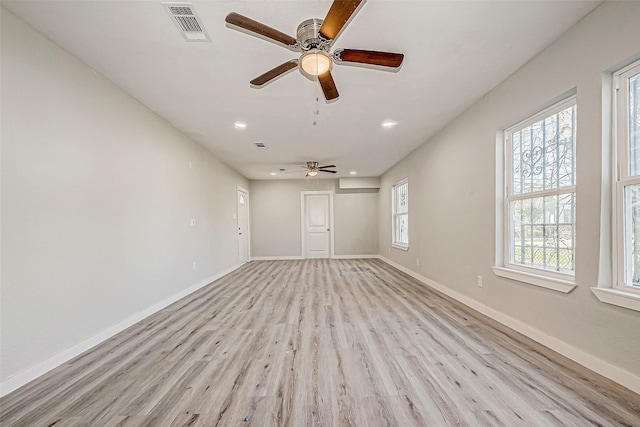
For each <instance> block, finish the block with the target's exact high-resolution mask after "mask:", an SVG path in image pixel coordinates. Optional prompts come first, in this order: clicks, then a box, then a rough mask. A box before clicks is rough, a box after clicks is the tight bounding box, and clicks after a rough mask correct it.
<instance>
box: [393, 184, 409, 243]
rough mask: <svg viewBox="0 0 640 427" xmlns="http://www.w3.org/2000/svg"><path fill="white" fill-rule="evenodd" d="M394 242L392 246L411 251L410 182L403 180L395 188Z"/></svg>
mask: <svg viewBox="0 0 640 427" xmlns="http://www.w3.org/2000/svg"><path fill="white" fill-rule="evenodd" d="M392 191H393V193H392V204H393V231H392V234H393V241H392V246H394V247H396V248H399V249H404V250H407V249H409V180H408V179H403V180H402V181H400V182H398V183H397V184H396V185H394V186H393V190H392Z"/></svg>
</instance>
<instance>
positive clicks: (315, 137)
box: [2, 0, 601, 179]
mask: <svg viewBox="0 0 640 427" xmlns="http://www.w3.org/2000/svg"><path fill="white" fill-rule="evenodd" d="M191 3H193V5H194V7H195V9H196V11H197V13H198V15H199V16H200V18H201V20H202V22H203V23H204V26H205V28H206V31H207V32H208V33H209V35H210V37H211V39H212V41H211V42H208V43H193V42H192V43H189V42H186V41H185V40H184V39H183V37H182V36H181V34H180V33H179V32H178V30H177V28H176V26H175V25H174V23H173V22H172V21H171V20H170V18H169V16H168V14H167V13H166V12H165V9H164V8H163V6H162V4H161V2H160V1H147V0H145V1H78V0H76V1H69V0H67V1H28V0H26V1H25V0H22V1H3V2H2V4H3V5H4V6H5V7H7V8H8V9H9V10H11V11H12V12H14V13H15V14H17V15H18V16H20V17H21V18H22V19H24V20H25V21H27V22H28V23H30V24H31V25H33V26H34V27H35V28H37V29H38V30H39V31H41V32H42V33H44V34H45V35H46V36H48V37H49V38H51V39H52V40H53V41H55V42H56V43H57V44H59V45H60V46H62V47H64V48H65V49H66V50H68V51H70V52H71V53H72V54H74V55H75V56H76V57H78V58H80V59H81V60H82V61H84V62H85V63H87V64H89V65H90V66H91V67H93V68H94V69H95V70H97V71H98V72H99V73H101V74H102V75H104V76H105V77H107V78H108V79H109V80H111V81H113V82H114V83H115V84H116V85H118V86H119V87H121V88H122V89H124V90H125V91H127V92H128V93H130V94H131V95H132V96H134V97H135V98H137V99H138V100H140V101H141V102H143V103H144V104H145V105H147V106H148V107H149V108H150V109H151V110H153V111H155V112H156V113H157V114H159V115H161V116H163V117H165V118H166V119H167V120H169V121H170V122H171V123H172V124H173V125H174V126H176V127H177V128H178V129H181V130H182V131H183V132H184V133H185V134H187V135H189V136H191V137H192V138H193V139H194V140H196V141H198V142H199V143H201V144H202V145H204V146H206V147H208V148H209V149H210V150H211V151H212V152H213V153H215V154H216V155H217V156H218V157H219V158H221V159H222V160H224V161H225V162H227V163H228V164H229V165H231V166H232V167H234V168H235V169H237V170H238V171H239V172H241V173H242V174H243V175H245V176H246V177H247V178H249V179H282V178H301V177H303V176H304V173H292V174H278V175H277V176H275V177H274V176H271V175H270V172H277V171H278V169H280V168H285V169H286V170H287V171H289V170H292V169H294V168H295V166H296V165H301V164H304V162H306V161H307V160H317V161H319V162H320V163H321V164H335V165H337V167H338V171H339V173H338V174H336V175H329V174H326V177H336V176H337V177H342V176H349V171H352V170H353V171H357V172H358V175H359V176H379V175H381V174H382V173H384V172H385V171H386V170H387V169H388V168H390V167H391V166H393V165H394V164H395V163H396V162H397V161H399V160H400V159H402V158H403V157H405V156H406V155H407V154H409V153H410V152H411V151H412V150H414V149H415V148H416V147H418V146H419V145H420V144H422V143H424V142H425V141H426V140H427V139H428V138H429V137H431V136H432V135H434V134H435V133H436V132H438V131H439V130H440V129H442V127H443V126H444V125H446V124H447V123H448V122H449V121H451V120H452V119H453V118H454V117H455V116H457V115H458V114H460V113H461V112H463V111H464V110H465V109H466V108H468V107H469V106H470V105H471V104H473V102H474V101H476V100H477V99H478V98H479V97H481V96H482V95H484V94H485V93H486V92H487V91H489V90H490V89H491V88H493V87H494V86H496V85H497V84H498V83H500V82H501V81H502V80H504V79H505V78H506V77H507V76H509V75H510V74H511V73H513V72H514V71H515V70H517V69H518V68H519V67H520V66H522V65H523V64H524V63H525V62H526V61H528V60H529V59H530V58H532V57H533V56H534V55H536V54H537V53H538V52H540V51H541V50H542V49H544V48H545V47H546V46H548V45H549V44H550V43H551V42H552V41H553V40H555V39H556V38H557V37H558V36H560V35H561V34H562V33H563V32H565V31H566V30H567V29H568V28H570V27H571V26H573V25H574V24H575V23H576V22H578V21H579V20H580V19H581V18H582V17H584V16H585V15H586V14H588V13H589V12H590V11H592V10H593V9H594V8H596V7H597V6H598V5H599V4H600V3H601V2H600V1H465V2H462V1H400V0H386V1H385V0H368V1H367V2H366V3H365V4H364V5H363V6H362V7H361V8H360V9H359V11H358V12H357V14H356V15H355V16H354V17H353V19H352V20H351V22H350V23H349V25H348V26H347V27H346V28H345V29H344V31H343V32H342V34H341V35H340V37H338V39H337V40H336V42H335V43H334V46H333V47H334V48H352V49H368V50H381V51H391V52H399V53H404V54H405V60H404V63H403V65H402V67H401V69H400V70H399V71H397V72H388V71H379V70H372V69H366V68H363V67H357V66H348V65H336V66H335V67H334V69H333V77H334V80H335V82H336V85H337V87H338V90H339V92H340V98H339V99H338V100H337V101H336V102H332V103H329V104H327V103H325V101H324V98H323V96H322V92H321V90H320V89H319V87H316V84H315V83H314V82H312V81H310V80H308V79H306V78H305V77H304V76H302V75H301V74H300V72H298V71H297V70H294V71H293V72H292V73H290V74H287V75H285V76H283V77H282V78H280V79H278V80H276V81H274V82H272V83H270V84H268V85H266V86H265V87H263V88H261V89H254V88H252V87H250V86H249V80H251V79H253V78H255V77H257V76H258V75H260V74H262V73H264V72H265V71H267V70H269V69H271V68H273V67H275V66H276V65H279V64H281V63H283V62H286V61H288V60H290V59H294V58H296V57H297V55H296V53H294V52H291V51H290V50H288V49H286V48H284V47H282V46H279V45H277V44H275V43H272V42H268V41H265V40H263V39H260V38H257V37H253V36H250V35H248V34H246V33H243V32H240V31H237V30H234V29H231V28H229V27H228V26H226V25H225V21H224V18H225V16H226V15H227V14H228V13H229V12H232V11H233V12H238V13H240V14H242V15H245V16H248V17H250V18H252V19H254V20H257V21H260V22H262V23H264V24H267V25H269V26H271V27H274V28H276V29H278V30H280V31H282V32H285V33H287V34H290V35H291V36H294V37H295V31H296V28H297V26H298V24H299V23H300V22H302V21H303V20H305V19H309V18H320V19H322V18H324V16H325V15H326V13H327V11H328V10H329V7H330V5H331V1H329V0H323V1H300V0H298V1H274V0H261V1H252V0H249V1H247V0H241V1H204V0H193V1H192V2H191ZM316 94H317V95H318V96H319V98H320V102H319V115H318V116H317V117H315V116H314V114H313V110H314V102H313V100H314V96H315V95H316ZM384 120H394V121H396V122H397V125H396V126H395V127H393V128H391V129H383V128H382V126H381V123H382V121H384ZM235 121H242V122H245V123H247V128H246V129H244V130H238V129H235V127H234V122H235ZM314 121H316V122H317V124H316V125H315V126H314V124H313V122H314ZM257 141H260V142H264V143H265V144H266V145H267V146H268V149H259V148H256V147H255V145H254V143H255V142H257Z"/></svg>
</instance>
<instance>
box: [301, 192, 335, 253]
mask: <svg viewBox="0 0 640 427" xmlns="http://www.w3.org/2000/svg"><path fill="white" fill-rule="evenodd" d="M330 202H331V200H330V194H328V193H323V194H305V195H304V222H303V227H304V231H303V232H304V242H303V246H304V257H305V258H330V257H331V222H332V221H331V206H330V205H331V203H330Z"/></svg>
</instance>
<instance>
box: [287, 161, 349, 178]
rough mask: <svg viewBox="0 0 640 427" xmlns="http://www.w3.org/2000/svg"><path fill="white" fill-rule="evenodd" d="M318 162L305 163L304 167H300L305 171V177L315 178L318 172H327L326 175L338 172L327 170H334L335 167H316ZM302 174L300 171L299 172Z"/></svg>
mask: <svg viewBox="0 0 640 427" xmlns="http://www.w3.org/2000/svg"><path fill="white" fill-rule="evenodd" d="M318 165H319V163H318V162H307V164H306V165H305V166H300V168H301V169H306V170H307V174H306V175H305V176H311V177H313V176H317V175H318V172H327V173H337V172H338V171H330V170H327V169H329V168H335V167H336V165H327V166H318ZM292 172H298V171H290V172H288V173H292ZM300 172H302V171H300Z"/></svg>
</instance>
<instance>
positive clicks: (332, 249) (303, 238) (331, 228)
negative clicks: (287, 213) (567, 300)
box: [300, 191, 335, 259]
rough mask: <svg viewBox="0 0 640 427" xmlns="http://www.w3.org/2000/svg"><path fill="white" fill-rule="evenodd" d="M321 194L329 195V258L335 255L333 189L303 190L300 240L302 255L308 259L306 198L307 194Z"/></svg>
mask: <svg viewBox="0 0 640 427" xmlns="http://www.w3.org/2000/svg"><path fill="white" fill-rule="evenodd" d="M321 194H327V195H329V240H330V242H329V258H330V259H331V258H333V257H334V256H335V245H334V242H335V232H334V226H333V191H301V192H300V237H301V239H300V242H301V250H302V252H301V254H300V255H301V256H302V258H303V259H306V254H307V230H306V227H305V213H306V205H305V203H304V202H305V198H306V196H318V195H321Z"/></svg>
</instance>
